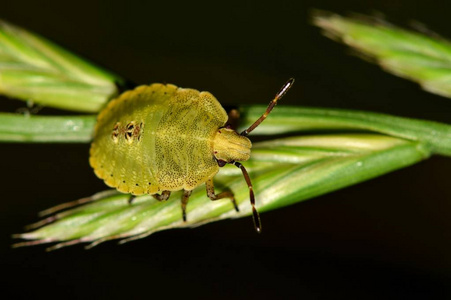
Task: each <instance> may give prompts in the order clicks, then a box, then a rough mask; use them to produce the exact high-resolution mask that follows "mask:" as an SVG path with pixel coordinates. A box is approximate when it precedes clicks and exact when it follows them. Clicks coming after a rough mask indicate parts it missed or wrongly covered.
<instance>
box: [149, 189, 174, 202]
mask: <svg viewBox="0 0 451 300" xmlns="http://www.w3.org/2000/svg"><path fill="white" fill-rule="evenodd" d="M169 196H171V191H163V192H162V193H161V195H158V194H153V195H152V197H154V198H155V199H157V200H158V201H166V200H168V199H169Z"/></svg>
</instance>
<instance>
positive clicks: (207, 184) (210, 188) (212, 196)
mask: <svg viewBox="0 0 451 300" xmlns="http://www.w3.org/2000/svg"><path fill="white" fill-rule="evenodd" d="M205 187H206V188H207V196H208V198H210V199H211V200H212V201H216V200H219V199H223V198H230V200H231V201H232V203H233V207H234V208H235V210H236V211H237V212H239V211H240V210H239V208H238V205H237V204H236V200H235V195H233V193H232V192H231V191H225V192H221V193H219V194H217V195H216V194H215V186H214V184H213V179H209V180H207V181H206V182H205Z"/></svg>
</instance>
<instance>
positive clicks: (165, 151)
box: [89, 79, 294, 232]
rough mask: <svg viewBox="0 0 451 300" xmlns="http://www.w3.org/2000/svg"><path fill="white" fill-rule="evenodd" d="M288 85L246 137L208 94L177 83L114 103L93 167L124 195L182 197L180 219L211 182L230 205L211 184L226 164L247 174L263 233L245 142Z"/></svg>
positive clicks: (100, 121)
mask: <svg viewBox="0 0 451 300" xmlns="http://www.w3.org/2000/svg"><path fill="white" fill-rule="evenodd" d="M293 82H294V79H290V80H288V81H287V83H285V84H284V85H283V87H282V88H281V90H280V91H279V92H278V93H277V94H276V96H275V98H274V99H273V100H272V101H271V102H270V104H269V106H268V108H267V109H266V111H265V113H264V114H263V115H262V116H261V117H260V118H259V119H258V120H257V121H255V123H254V124H252V125H251V126H250V127H249V128H248V129H246V130H245V131H243V132H242V133H240V134H239V133H237V132H236V131H235V130H234V129H232V128H230V126H226V124H227V122H228V121H231V120H229V118H228V116H227V113H226V112H225V110H224V108H222V106H221V104H219V102H218V101H217V100H216V98H215V97H214V96H213V95H212V94H210V93H209V92H199V91H197V90H193V89H183V88H178V87H176V86H175V85H172V84H167V85H163V84H152V85H150V86H140V87H137V88H136V89H134V90H131V91H127V92H124V93H123V94H121V95H120V96H119V97H118V98H116V99H114V100H112V101H111V102H110V103H108V105H107V106H106V107H105V108H104V109H103V110H102V111H101V112H100V114H99V116H98V118H97V125H96V128H95V135H94V141H93V142H92V145H91V150H90V159H89V162H90V164H91V166H92V167H93V168H94V172H95V173H96V175H97V176H98V177H99V178H101V179H103V180H104V181H105V183H106V184H107V185H109V186H111V187H114V188H116V189H117V190H119V191H120V192H124V193H130V194H133V195H141V194H151V195H153V197H154V198H156V199H157V200H160V201H161V200H167V199H168V198H169V196H170V194H171V191H178V190H183V196H182V215H183V220H184V221H186V212H185V210H186V205H187V203H188V199H189V196H190V195H191V191H192V190H193V189H194V188H196V187H197V186H199V185H201V184H202V183H205V186H206V189H207V195H208V197H209V198H210V199H211V200H218V199H222V198H230V199H231V200H232V202H233V204H234V205H235V209H236V210H237V211H238V207H237V205H236V202H235V198H234V195H233V193H232V192H229V191H226V192H222V193H219V194H215V191H214V185H213V177H214V176H215V175H216V173H218V171H219V168H220V167H223V166H224V165H225V164H233V165H235V166H237V167H238V168H240V169H241V171H242V173H243V175H244V178H245V180H246V183H247V185H248V187H249V194H250V202H251V205H252V212H253V219H254V225H255V228H256V230H257V231H258V232H260V231H261V223H260V217H259V214H258V212H257V210H256V208H255V198H254V192H253V190H252V184H251V180H250V178H249V175H248V173H247V171H246V169H245V168H244V166H243V165H242V164H241V163H239V161H246V160H248V159H249V157H250V149H251V146H252V144H251V142H250V140H249V139H248V138H247V137H246V136H247V135H248V134H249V133H250V132H251V131H252V130H254V129H255V128H256V127H257V126H258V125H259V124H260V123H261V122H262V121H263V120H264V119H265V118H266V116H267V115H268V114H269V113H270V112H271V110H272V109H273V108H274V106H275V105H276V104H277V101H278V100H279V99H280V98H281V97H282V96H283V95H284V94H285V93H286V92H287V91H288V89H289V88H290V87H291V86H292V85H293Z"/></svg>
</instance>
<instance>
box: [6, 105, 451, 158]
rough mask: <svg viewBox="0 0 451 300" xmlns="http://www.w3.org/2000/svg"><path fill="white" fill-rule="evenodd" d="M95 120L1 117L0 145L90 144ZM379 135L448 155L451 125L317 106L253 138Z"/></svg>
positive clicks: (245, 113)
mask: <svg viewBox="0 0 451 300" xmlns="http://www.w3.org/2000/svg"><path fill="white" fill-rule="evenodd" d="M265 108H266V107H265V106H262V105H253V106H242V107H241V109H240V110H241V114H242V128H245V127H247V126H249V125H250V124H252V123H253V122H254V121H255V120H256V119H257V118H258V117H259V116H260V115H261V112H262V111H264V110H265ZM94 125H95V117H94V116H89V115H88V116H67V117H63V116H58V117H53V116H52V117H50V116H34V115H31V116H27V115H17V114H7V113H0V141H3V142H61V143H67V142H80V143H87V142H90V141H91V138H92V132H93V128H94ZM357 130H365V131H372V132H379V133H383V134H386V135H390V136H395V137H399V138H403V139H407V140H411V141H419V142H422V143H424V144H425V145H426V146H428V147H431V150H432V151H433V153H435V154H441V155H446V156H449V155H451V126H450V125H447V124H443V123H438V122H432V121H425V120H418V119H408V118H402V117H395V116H390V115H386V114H379V113H372V112H363V111H352V110H339V109H322V108H301V107H287V106H282V105H280V106H278V107H277V108H276V109H275V110H274V111H273V112H272V113H271V115H270V116H269V117H268V118H267V119H266V120H265V121H264V122H263V123H262V124H261V125H260V126H259V127H258V129H256V130H255V131H254V132H253V133H252V134H253V135H273V134H284V133H294V132H304V131H357Z"/></svg>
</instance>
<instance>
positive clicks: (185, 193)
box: [182, 190, 193, 222]
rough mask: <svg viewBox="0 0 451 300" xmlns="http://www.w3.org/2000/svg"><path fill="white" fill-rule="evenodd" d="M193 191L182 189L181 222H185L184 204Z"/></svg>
mask: <svg viewBox="0 0 451 300" xmlns="http://www.w3.org/2000/svg"><path fill="white" fill-rule="evenodd" d="M192 192H193V191H187V190H183V196H182V215H183V222H186V205H187V204H188V201H189V196H191V193H192Z"/></svg>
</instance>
